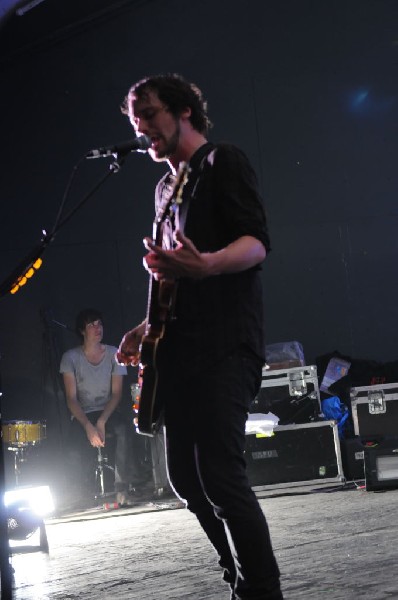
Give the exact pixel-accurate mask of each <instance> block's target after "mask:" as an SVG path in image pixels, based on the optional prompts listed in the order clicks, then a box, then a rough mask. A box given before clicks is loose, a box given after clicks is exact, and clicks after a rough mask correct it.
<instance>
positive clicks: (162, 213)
mask: <svg viewBox="0 0 398 600" xmlns="http://www.w3.org/2000/svg"><path fill="white" fill-rule="evenodd" d="M190 171H191V168H190V166H189V164H188V163H187V162H180V164H179V166H178V169H177V172H176V174H175V175H174V176H173V177H172V181H171V182H170V184H169V185H168V186H167V193H166V194H165V195H164V198H163V200H162V204H161V206H160V207H159V209H158V211H157V214H156V217H155V224H157V225H158V224H160V223H162V222H163V221H164V219H165V218H166V217H167V215H169V214H170V212H171V211H175V210H176V207H177V205H179V204H181V203H182V193H183V191H184V186H185V184H186V183H187V181H188V176H189V173H190Z"/></svg>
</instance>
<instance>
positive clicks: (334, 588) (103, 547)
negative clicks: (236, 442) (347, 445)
mask: <svg viewBox="0 0 398 600" xmlns="http://www.w3.org/2000/svg"><path fill="white" fill-rule="evenodd" d="M362 483H363V482H362ZM360 484H361V482H357V484H354V483H348V484H346V485H345V486H337V485H335V486H332V487H330V486H329V487H326V486H316V487H311V486H303V487H295V488H287V489H280V490H278V489H273V490H272V491H268V492H267V491H264V492H262V493H259V494H258V496H259V497H260V496H261V498H260V503H261V506H262V508H263V510H264V513H265V514H266V516H267V519H268V523H269V527H270V531H271V536H272V540H273V545H274V549H275V553H276V556H277V559H278V562H279V566H280V569H281V573H282V585H283V591H284V596H285V600H297V599H304V598H305V599H306V600H321V599H324V598H327V599H328V600H357V599H358V598H361V599H369V600H386V599H392V598H398V580H397V576H396V571H397V566H398V556H397V538H398V535H397V534H398V519H397V504H398V490H389V491H384V492H378V493H375V492H366V491H365V490H364V488H363V487H361V485H360ZM46 531H47V537H48V542H49V554H46V553H44V552H41V551H39V550H38V547H36V548H35V540H34V539H33V538H32V539H30V540H28V542H25V546H26V544H27V543H29V544H30V543H31V546H30V548H27V547H25V548H22V549H19V550H18V549H17V548H14V551H15V553H14V554H13V556H12V559H11V560H12V565H13V568H14V570H15V573H14V593H13V598H15V600H47V599H48V600H77V599H79V600H94V599H95V600H110V599H112V600H114V599H115V600H155V599H156V600H159V599H162V600H177V599H181V600H182V599H184V600H189V599H191V600H205V599H206V600H228V598H229V593H228V589H227V587H226V586H225V584H224V583H223V582H222V580H221V573H220V569H219V567H218V566H217V561H216V558H215V555H214V553H213V550H212V549H211V547H210V546H209V544H208V542H207V539H206V538H205V536H204V534H203V533H202V531H201V529H200V527H199V525H198V524H197V522H196V520H195V518H194V517H193V516H192V515H191V514H190V513H189V512H188V511H187V510H186V509H185V508H181V505H180V504H179V503H178V502H177V499H175V498H167V499H166V498H165V499H164V501H162V500H161V499H159V500H156V501H150V502H141V503H139V504H137V505H136V506H133V507H128V508H121V509H114V510H106V509H104V508H103V507H102V506H98V507H93V508H91V509H89V510H83V511H80V512H70V513H69V514H63V515H62V516H58V517H54V518H51V519H48V520H47V521H46ZM21 550H22V551H21Z"/></svg>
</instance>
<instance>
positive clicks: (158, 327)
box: [135, 163, 189, 436]
mask: <svg viewBox="0 0 398 600" xmlns="http://www.w3.org/2000/svg"><path fill="white" fill-rule="evenodd" d="M188 173H189V167H188V165H187V164H186V163H181V165H180V168H179V170H178V173H177V175H176V179H175V183H174V185H173V188H172V191H171V194H170V196H169V198H168V200H167V202H166V203H165V207H164V208H163V210H162V211H161V214H160V215H157V217H156V219H155V222H154V234H153V239H154V241H155V243H156V245H157V246H161V245H162V231H161V228H162V224H163V223H164V221H165V219H166V217H167V215H168V213H169V210H170V208H171V207H172V206H173V205H175V204H179V203H180V202H181V196H182V190H183V187H184V185H185V183H186V181H187V179H188ZM175 294H176V282H175V281H160V282H159V281H156V279H154V278H153V277H152V276H151V277H150V280H149V294H148V309H147V319H146V320H147V326H146V331H145V334H144V336H143V338H142V341H141V347H140V354H141V358H140V367H139V376H138V383H139V386H140V394H139V399H138V402H136V403H135V406H136V411H137V412H138V415H137V431H138V433H142V434H144V435H149V436H153V435H155V434H156V432H157V431H158V429H159V428H160V426H161V422H162V406H161V405H160V402H159V401H158V399H157V393H156V392H157V384H158V373H157V368H156V355H157V350H158V346H159V343H160V341H161V339H162V337H163V335H164V332H165V327H166V321H167V319H168V318H169V317H170V314H171V311H172V308H173V305H174V300H175Z"/></svg>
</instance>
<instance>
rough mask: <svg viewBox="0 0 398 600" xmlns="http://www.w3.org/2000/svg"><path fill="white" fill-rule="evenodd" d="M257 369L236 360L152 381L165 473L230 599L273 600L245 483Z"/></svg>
mask: <svg viewBox="0 0 398 600" xmlns="http://www.w3.org/2000/svg"><path fill="white" fill-rule="evenodd" d="M261 367H262V365H261V362H260V361H259V360H258V359H257V358H255V357H249V356H247V354H246V355H245V354H244V353H242V352H238V353H236V354H234V355H233V356H230V357H228V358H226V359H225V360H224V361H222V363H220V364H217V365H216V366H214V367H213V368H212V369H211V370H209V371H207V372H206V373H205V374H204V375H203V378H201V379H200V380H198V379H196V380H190V379H189V378H188V377H187V375H186V373H185V374H184V373H183V372H181V371H180V372H177V371H176V372H175V375H174V376H173V375H172V374H171V373H170V370H169V371H168V373H166V372H165V373H163V375H162V372H161V373H160V383H161V387H160V393H161V399H162V400H163V401H164V403H165V425H166V442H167V460H168V471H169V477H170V482H171V485H172V486H173V488H174V490H175V492H176V494H177V495H178V496H179V497H180V498H181V499H183V500H184V501H185V502H186V503H187V508H188V509H189V510H190V511H192V512H193V513H194V514H195V515H196V517H197V518H198V520H199V522H200V524H201V526H202V527H203V529H204V531H205V532H206V534H207V536H208V538H209V540H210V541H211V543H212V544H213V546H214V548H215V549H216V551H217V553H218V555H219V564H220V565H221V567H223V569H224V579H225V580H226V581H227V582H228V583H229V584H230V586H231V589H232V596H231V597H232V598H239V599H242V600H243V599H244V600H246V599H249V598H250V599H256V600H280V599H281V598H282V594H281V591H280V584H279V569H278V566H277V563H276V560H275V556H274V552H273V549H272V545H271V540H270V536H269V531H268V525H267V522H266V519H265V517H264V514H263V512H262V510H261V507H260V505H259V503H258V500H257V498H256V496H255V494H254V492H253V491H252V489H251V487H250V485H249V482H248V478H247V475H246V465H245V460H244V448H245V423H246V419H247V413H248V407H249V404H250V402H251V401H252V400H253V398H254V397H255V395H256V393H257V391H258V388H259V385H260V381H261Z"/></svg>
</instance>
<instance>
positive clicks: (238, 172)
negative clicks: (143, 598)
mask: <svg viewBox="0 0 398 600" xmlns="http://www.w3.org/2000/svg"><path fill="white" fill-rule="evenodd" d="M213 169H214V191H215V197H216V202H217V207H218V211H219V215H220V218H222V220H223V222H224V224H225V225H226V226H227V227H228V229H229V233H230V236H231V237H232V239H238V238H239V237H242V236H243V235H250V236H253V237H255V238H257V239H259V240H260V241H261V242H262V243H263V245H264V246H265V248H266V250H267V252H268V251H270V250H271V244H270V238H269V234H268V227H267V219H266V215H265V211H264V206H263V202H262V199H261V197H260V194H259V192H258V183H257V177H256V174H255V172H254V169H253V168H252V166H251V164H250V162H249V160H248V158H247V156H246V155H245V154H244V152H242V150H240V149H239V148H237V147H236V146H233V145H231V144H218V145H217V149H216V152H215V157H214V165H213Z"/></svg>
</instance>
